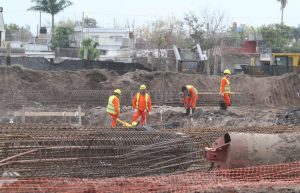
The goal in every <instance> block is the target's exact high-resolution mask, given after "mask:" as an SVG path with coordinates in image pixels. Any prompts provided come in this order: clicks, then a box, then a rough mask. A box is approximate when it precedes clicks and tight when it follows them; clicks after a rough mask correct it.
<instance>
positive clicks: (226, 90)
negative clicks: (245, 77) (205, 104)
mask: <svg viewBox="0 0 300 193" xmlns="http://www.w3.org/2000/svg"><path fill="white" fill-rule="evenodd" d="M230 75H231V72H230V70H229V69H226V70H224V77H223V78H222V80H221V85H220V94H221V95H222V97H223V98H224V102H225V104H226V106H224V107H222V106H221V108H222V109H223V110H226V109H227V107H229V106H230V105H231V100H230V95H231V91H230V81H229V77H230Z"/></svg>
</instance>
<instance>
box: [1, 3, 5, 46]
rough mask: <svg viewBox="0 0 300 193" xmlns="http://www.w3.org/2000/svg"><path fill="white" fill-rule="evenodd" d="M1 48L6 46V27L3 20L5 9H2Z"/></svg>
mask: <svg viewBox="0 0 300 193" xmlns="http://www.w3.org/2000/svg"><path fill="white" fill-rule="evenodd" d="M0 40H1V42H0V47H4V46H5V27H4V19H3V8H2V7H0Z"/></svg>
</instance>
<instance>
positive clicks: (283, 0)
mask: <svg viewBox="0 0 300 193" xmlns="http://www.w3.org/2000/svg"><path fill="white" fill-rule="evenodd" d="M277 1H278V2H280V4H281V7H280V9H281V25H283V10H284V8H285V7H286V4H287V3H288V1H287V0H277Z"/></svg>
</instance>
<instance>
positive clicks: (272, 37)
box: [259, 24, 293, 50]
mask: <svg viewBox="0 0 300 193" xmlns="http://www.w3.org/2000/svg"><path fill="white" fill-rule="evenodd" d="M259 31H260V32H261V34H262V37H263V40H264V42H265V43H266V44H267V46H269V47H270V48H272V49H279V50H284V48H286V47H287V46H288V44H289V43H290V42H291V39H292V38H293V33H292V28H291V27H289V26H286V25H280V24H270V25H263V26H261V27H260V28H259Z"/></svg>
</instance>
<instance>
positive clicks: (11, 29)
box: [4, 23, 33, 41]
mask: <svg viewBox="0 0 300 193" xmlns="http://www.w3.org/2000/svg"><path fill="white" fill-rule="evenodd" d="M4 27H5V39H6V40H7V41H16V40H18V41H29V40H31V38H32V37H33V35H32V33H31V32H30V27H29V26H25V27H23V26H21V27H20V26H18V25H17V24H13V23H11V24H5V26H4Z"/></svg>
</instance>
